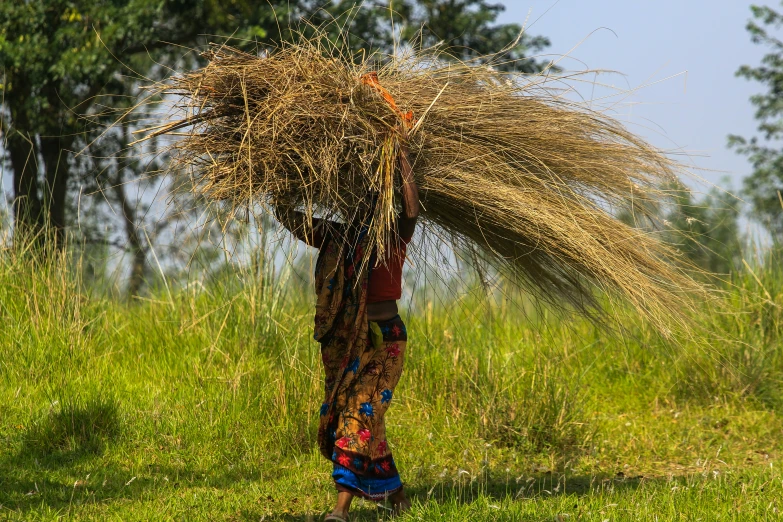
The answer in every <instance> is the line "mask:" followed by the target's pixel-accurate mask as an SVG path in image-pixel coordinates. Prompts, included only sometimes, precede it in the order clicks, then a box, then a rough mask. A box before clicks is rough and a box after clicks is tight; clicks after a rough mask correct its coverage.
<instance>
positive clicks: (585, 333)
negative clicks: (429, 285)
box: [0, 251, 783, 522]
mask: <svg viewBox="0 0 783 522" xmlns="http://www.w3.org/2000/svg"><path fill="white" fill-rule="evenodd" d="M775 265H776V263H775V262H774V260H770V261H768V262H767V264H766V266H767V267H770V268H767V269H758V270H756V271H755V272H753V273H751V272H750V271H749V272H748V273H747V274H744V275H740V276H737V277H736V278H735V280H734V283H735V288H733V289H732V290H731V291H729V292H728V293H727V294H726V295H725V297H724V308H723V309H722V310H721V311H717V309H716V311H713V312H710V313H708V314H706V315H705V318H704V319H702V320H701V323H700V325H699V329H697V330H696V334H695V335H694V336H693V339H691V340H689V341H687V342H684V343H682V344H680V345H677V344H672V343H667V342H666V341H664V340H663V339H661V338H660V337H659V336H657V335H656V334H655V333H654V332H652V331H650V330H649V329H648V328H646V327H644V326H643V325H638V324H635V323H634V322H633V321H630V320H629V322H628V324H629V325H632V326H628V327H627V328H625V329H624V330H623V331H621V332H616V333H615V334H611V335H610V334H607V333H606V332H602V331H601V330H599V329H597V328H596V327H594V326H592V325H590V324H588V323H586V322H581V321H575V322H568V323H565V322H562V321H560V320H558V319H549V320H547V321H545V320H543V319H527V318H526V317H525V316H524V315H523V314H521V312H520V308H519V307H517V306H512V305H507V304H502V303H501V304H491V305H490V304H488V303H482V302H479V301H478V300H476V299H472V300H463V301H454V302H447V303H443V302H441V301H437V300H433V301H432V302H433V304H429V303H427V302H426V295H425V294H423V295H422V296H421V297H420V298H417V299H418V300H417V303H418V305H419V306H418V310H419V311H418V312H417V313H415V314H411V313H405V314H403V318H404V319H405V320H406V322H407V323H408V326H409V331H410V339H409V351H408V354H407V360H406V369H405V372H404V373H403V377H402V380H401V382H400V384H399V386H398V388H397V392H396V393H395V402H394V404H393V407H392V408H391V409H390V411H389V414H388V421H387V425H388V428H389V431H390V441H391V443H392V447H393V451H394V453H395V458H396V460H397V462H398V465H399V466H400V469H401V470H402V478H403V480H404V482H405V483H406V484H407V487H408V489H409V491H410V493H411V496H412V497H413V501H414V509H413V510H412V511H411V512H410V513H409V514H408V515H406V516H405V517H402V518H401V520H531V521H532V520H556V521H570V520H586V521H588V520H589V521H597V522H605V521H612V522H613V521H626V520H627V521H637V520H644V521H658V520H660V521H664V520H703V521H713V520H736V521H746V520H780V519H783V514H781V513H782V512H783V470H782V469H781V468H782V467H783V458H782V456H783V418H781V415H780V414H781V412H783V379H782V378H781V377H782V376H783V347H781V343H783V312H781V306H783V269H781V268H779V267H780V264H779V263H777V266H778V268H773V267H774V266H775ZM78 274H79V270H78V267H77V268H74V262H73V261H72V260H67V259H65V260H64V259H54V260H50V261H47V262H44V263H34V262H32V261H31V260H30V259H29V258H26V257H24V256H21V255H19V254H17V253H15V252H13V251H10V252H5V253H3V254H1V255H0V343H2V344H0V346H2V349H1V351H0V519H2V520H4V519H8V520H17V519H18V520H51V519H58V518H66V519H78V520H82V519H84V520H107V519H108V520H256V521H258V520H290V521H295V520H300V521H310V520H313V521H315V520H320V519H321V518H322V516H323V514H324V513H326V512H327V511H328V510H329V509H331V507H332V503H333V501H334V497H335V494H334V491H333V488H332V485H331V479H330V465H329V464H328V463H327V462H326V461H325V460H323V459H322V458H321V457H320V456H319V455H318V452H317V450H316V448H315V440H316V423H317V415H318V413H317V412H318V406H319V404H320V401H321V376H320V368H319V355H318V351H317V346H316V344H315V343H314V342H313V341H312V340H311V314H312V311H311V309H310V304H309V302H310V294H309V293H308V291H306V290H304V291H303V290H302V289H301V287H300V286H297V285H295V284H292V283H289V284H285V285H284V284H282V283H281V282H280V281H275V282H268V280H267V279H263V280H262V278H258V277H257V278H253V277H251V276H248V275H247V274H235V275H228V276H225V277H224V279H222V280H221V281H214V282H212V283H211V284H209V285H206V287H202V286H194V285H191V288H190V289H180V290H174V289H172V290H171V291H170V292H169V291H166V290H165V289H164V290H162V291H160V292H156V293H155V294H154V298H150V299H145V300H142V301H137V302H134V303H130V304H128V303H121V302H118V301H114V300H110V299H107V298H103V297H100V296H99V295H97V294H95V295H91V291H90V290H89V285H88V283H89V281H84V280H82V279H81V278H80V277H78ZM386 518H388V515H387V512H386V511H385V510H384V508H383V507H378V506H376V505H374V504H371V503H368V502H356V503H355V504H354V520H383V519H386Z"/></svg>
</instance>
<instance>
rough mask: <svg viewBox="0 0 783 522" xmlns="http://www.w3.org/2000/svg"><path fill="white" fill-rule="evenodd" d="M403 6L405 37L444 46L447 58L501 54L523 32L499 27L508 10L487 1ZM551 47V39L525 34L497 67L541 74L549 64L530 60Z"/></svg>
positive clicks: (436, 0)
mask: <svg viewBox="0 0 783 522" xmlns="http://www.w3.org/2000/svg"><path fill="white" fill-rule="evenodd" d="M401 4H402V5H401V6H400V7H398V9H400V10H401V12H403V13H405V14H406V15H407V16H406V18H407V22H408V23H407V25H406V27H405V29H404V30H403V38H406V39H414V38H420V40H421V44H422V45H424V46H431V45H435V44H439V43H441V44H442V45H443V49H444V51H445V53H446V54H447V55H451V56H453V57H455V58H458V59H460V60H471V59H473V58H476V57H478V56H484V55H492V54H495V53H498V52H499V51H501V50H503V49H506V48H507V47H508V46H509V45H510V44H511V43H512V42H514V41H515V40H516V39H517V37H518V36H519V35H520V32H521V31H522V27H521V26H520V25H518V24H502V25H496V24H495V20H496V19H497V17H498V14H500V13H501V12H502V11H503V10H504V9H505V7H503V5H502V4H490V3H487V2H486V1H485V0H418V1H416V2H411V1H405V2H402V3H401ZM418 31H421V34H420V35H418V34H417V32H418ZM547 46H549V40H548V39H546V38H544V37H530V36H529V35H527V34H524V35H523V36H522V38H521V39H520V40H519V42H518V45H516V46H514V47H513V48H510V49H508V51H507V52H506V53H504V54H503V55H501V56H499V57H498V59H497V64H498V66H499V67H501V68H504V69H512V70H516V71H519V72H535V71H539V70H541V69H543V68H544V67H545V66H546V62H540V61H537V60H535V59H533V58H530V53H533V54H535V53H538V52H539V51H540V50H542V49H544V48H546V47H547ZM525 57H527V58H528V59H524V58H525Z"/></svg>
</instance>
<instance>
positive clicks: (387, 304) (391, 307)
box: [367, 301, 398, 321]
mask: <svg viewBox="0 0 783 522" xmlns="http://www.w3.org/2000/svg"><path fill="white" fill-rule="evenodd" d="M397 313H398V312H397V301H378V302H377V303H368V304H367V320H368V321H385V320H387V319H391V318H392V317H394V316H395V315H397Z"/></svg>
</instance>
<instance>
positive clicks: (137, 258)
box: [114, 123, 147, 297]
mask: <svg viewBox="0 0 783 522" xmlns="http://www.w3.org/2000/svg"><path fill="white" fill-rule="evenodd" d="M122 137H123V140H122V143H123V150H124V151H125V152H124V153H123V154H122V155H121V156H120V158H119V159H120V161H119V164H118V165H117V178H116V181H115V183H114V194H115V197H116V198H117V202H118V203H119V204H120V208H121V209H122V217H123V221H124V224H125V235H126V236H127V238H128V245H129V247H130V251H131V254H132V255H133V261H132V264H131V274H130V279H129V280H128V297H134V296H137V295H139V292H140V291H141V287H142V286H143V285H144V270H145V268H146V265H147V251H146V250H145V248H144V243H143V242H142V239H141V234H140V233H139V227H138V225H137V224H136V208H135V207H134V206H133V205H131V204H130V202H129V201H128V197H127V194H126V193H125V180H124V176H123V172H124V171H125V169H126V168H130V167H128V162H129V161H130V158H129V157H128V153H127V143H129V142H130V130H129V129H128V124H127V123H125V124H124V125H123V135H122Z"/></svg>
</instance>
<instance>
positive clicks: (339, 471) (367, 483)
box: [332, 463, 402, 500]
mask: <svg viewBox="0 0 783 522" xmlns="http://www.w3.org/2000/svg"><path fill="white" fill-rule="evenodd" d="M332 478H333V479H334V482H335V485H336V486H337V489H338V490H341V491H348V492H349V493H353V494H355V495H358V496H361V497H364V498H369V499H370V500H383V499H384V498H386V497H387V496H389V495H392V494H394V493H396V492H397V491H399V490H400V489H402V481H401V480H400V476H399V475H395V476H394V477H389V478H368V477H360V476H358V475H357V474H356V473H354V472H353V471H351V470H350V469H348V468H345V467H343V466H341V465H339V464H336V463H335V464H334V471H333V472H332Z"/></svg>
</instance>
